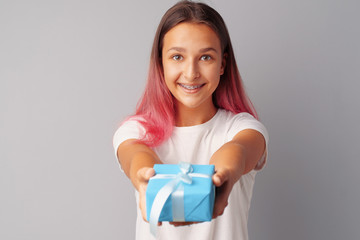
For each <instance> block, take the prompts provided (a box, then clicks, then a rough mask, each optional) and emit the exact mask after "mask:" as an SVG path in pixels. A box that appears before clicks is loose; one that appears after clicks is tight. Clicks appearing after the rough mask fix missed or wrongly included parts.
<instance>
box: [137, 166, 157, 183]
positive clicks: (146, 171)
mask: <svg viewBox="0 0 360 240" xmlns="http://www.w3.org/2000/svg"><path fill="white" fill-rule="evenodd" d="M154 175H155V170H154V169H153V168H149V167H144V168H141V169H139V171H138V172H137V177H138V179H139V180H140V181H145V182H147V181H149V179H150V178H151V177H152V176H154Z"/></svg>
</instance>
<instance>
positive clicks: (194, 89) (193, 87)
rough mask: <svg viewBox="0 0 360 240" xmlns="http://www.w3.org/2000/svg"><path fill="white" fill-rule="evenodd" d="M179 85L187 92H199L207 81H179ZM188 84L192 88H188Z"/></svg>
mask: <svg viewBox="0 0 360 240" xmlns="http://www.w3.org/2000/svg"><path fill="white" fill-rule="evenodd" d="M178 86H179V87H180V88H181V89H182V90H183V91H184V92H186V93H197V92H199V91H200V90H201V88H202V87H203V86H205V83H202V84H185V83H178ZM185 86H188V87H190V88H186V87H185Z"/></svg>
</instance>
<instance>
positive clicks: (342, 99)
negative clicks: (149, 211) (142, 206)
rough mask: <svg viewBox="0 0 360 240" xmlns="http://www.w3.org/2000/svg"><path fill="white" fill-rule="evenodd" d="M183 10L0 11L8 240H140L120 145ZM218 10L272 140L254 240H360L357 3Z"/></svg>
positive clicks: (240, 4)
mask: <svg viewBox="0 0 360 240" xmlns="http://www.w3.org/2000/svg"><path fill="white" fill-rule="evenodd" d="M174 2H175V1H169V0H168V1H165V0H161V1H160V0H157V1H146V0H142V1H115V0H112V1H110V0H101V1H100V0H98V1H94V0H90V1H85V0H84V1H80V0H71V1H70V0H69V1H60V0H57V1H39V0H34V1H25V0H23V1H21V0H19V1H17V0H11V1H10V0H8V1H4V0H0V35H1V36H0V81H1V85H0V114H1V116H0V239H4V240H15V239H16V240H17V239H32V240H45V239H46V240H47V239H52V240H57V239H74V240H75V239H89V240H90V239H94V240H95V239H97V240H98V239H106V240H111V239H133V238H134V227H135V207H136V206H135V198H134V193H133V189H132V185H131V183H130V181H129V180H128V179H127V178H126V176H125V175H124V174H122V173H121V172H120V170H119V167H118V164H117V161H116V159H115V157H114V153H113V149H112V135H113V133H114V131H115V130H116V128H117V126H118V124H119V123H120V122H121V120H122V119H123V118H124V117H125V116H127V115H128V114H131V113H133V111H134V108H135V105H136V102H137V100H138V98H139V97H140V95H141V92H142V91H143V85H144V82H145V77H146V72H147V69H148V58H149V53H150V48H151V44H152V39H153V36H154V32H155V29H156V27H157V24H158V22H159V20H160V18H161V16H162V15H163V13H164V12H165V10H166V9H168V8H169V7H170V6H171V5H172V4H173V3H174ZM208 3H209V4H210V5H211V6H213V7H215V8H216V9H217V10H218V11H219V12H220V13H221V14H222V15H223V17H224V19H225V21H226V22H227V25H228V28H229V30H230V34H231V36H232V41H233V45H234V48H235V53H236V57H237V60H238V64H239V68H240V72H241V74H242V76H243V78H244V81H245V85H246V88H247V91H248V93H249V95H250V97H251V98H252V100H253V102H254V104H255V106H256V108H257V110H258V112H259V114H260V117H261V120H262V122H263V123H264V124H265V125H266V126H267V128H268V130H269V133H270V158H269V161H268V165H267V167H266V168H265V170H264V171H262V172H261V173H259V174H258V176H257V181H256V184H255V189H254V198H253V204H252V207H251V211H250V213H251V214H250V217H249V234H250V238H251V239H258V240H259V239H267V240H279V239H280V240H281V239H292V240H303V239H327V240H330V239H334V240H338V239H359V236H360V229H359V222H360V208H359V202H360V191H359V186H358V183H359V182H360V175H359V174H358V172H359V168H360V163H359V157H358V154H357V152H358V149H359V146H358V145H359V140H358V137H357V136H359V134H360V127H359V123H358V121H359V117H360V116H359V103H360V97H359V95H358V88H359V80H360V74H359V68H360V60H359V56H360V48H359V42H360V32H359V29H360V28H359V22H360V17H359V14H358V11H359V8H360V4H359V1H357V0H353V1H351V0H344V1H332V0H303V1H298V0H297V1H295V0H291V1H289V0H282V1H281V0H274V1H268V0H259V1H252V0H241V1H238V0H237V1H235V0H233V1H220V0H213V1H208Z"/></svg>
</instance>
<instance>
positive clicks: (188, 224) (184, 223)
mask: <svg viewBox="0 0 360 240" xmlns="http://www.w3.org/2000/svg"><path fill="white" fill-rule="evenodd" d="M197 223H200V222H169V224H171V225H173V226H174V227H181V226H190V225H192V224H197Z"/></svg>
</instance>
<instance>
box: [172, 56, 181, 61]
mask: <svg viewBox="0 0 360 240" xmlns="http://www.w3.org/2000/svg"><path fill="white" fill-rule="evenodd" d="M172 59H174V60H175V61H180V60H183V57H182V56H181V55H174V56H172Z"/></svg>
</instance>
